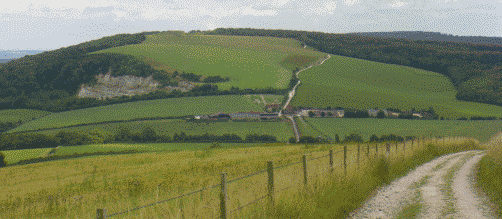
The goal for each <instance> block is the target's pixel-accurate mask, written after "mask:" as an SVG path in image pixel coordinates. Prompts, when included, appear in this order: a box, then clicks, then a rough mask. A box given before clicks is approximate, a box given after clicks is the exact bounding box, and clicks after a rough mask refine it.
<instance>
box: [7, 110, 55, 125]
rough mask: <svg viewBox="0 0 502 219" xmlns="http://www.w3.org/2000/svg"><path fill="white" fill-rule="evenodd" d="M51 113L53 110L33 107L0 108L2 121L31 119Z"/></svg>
mask: <svg viewBox="0 0 502 219" xmlns="http://www.w3.org/2000/svg"><path fill="white" fill-rule="evenodd" d="M49 114H51V112H47V111H43V110H32V109H14V110H0V122H17V121H19V120H21V122H26V121H30V120H32V119H35V118H40V117H43V116H46V115H49Z"/></svg>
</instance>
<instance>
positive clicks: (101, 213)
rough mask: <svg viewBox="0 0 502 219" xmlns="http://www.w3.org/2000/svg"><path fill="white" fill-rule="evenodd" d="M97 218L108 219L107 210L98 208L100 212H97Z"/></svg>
mask: <svg viewBox="0 0 502 219" xmlns="http://www.w3.org/2000/svg"><path fill="white" fill-rule="evenodd" d="M96 216H97V217H98V219H104V218H106V209H103V208H98V210H97V211H96Z"/></svg>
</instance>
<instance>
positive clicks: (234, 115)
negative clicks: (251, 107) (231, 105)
mask: <svg viewBox="0 0 502 219" xmlns="http://www.w3.org/2000/svg"><path fill="white" fill-rule="evenodd" d="M230 118H231V119H260V112H253V111H250V112H244V113H230Z"/></svg>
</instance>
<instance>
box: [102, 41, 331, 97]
mask: <svg viewBox="0 0 502 219" xmlns="http://www.w3.org/2000/svg"><path fill="white" fill-rule="evenodd" d="M146 37H147V38H146V40H145V41H144V42H143V43H141V44H137V45H128V46H122V47H116V48H110V49H105V50H101V51H97V52H94V53H92V54H96V53H118V54H127V55H133V56H135V57H137V58H139V59H141V60H143V61H145V62H147V63H150V64H151V65H153V66H154V67H155V68H156V69H161V70H165V71H167V72H173V71H174V70H177V71H186V72H190V73H194V74H198V75H206V76H216V75H219V76H222V77H230V78H231V79H232V80H230V81H229V82H222V83H217V85H218V87H219V88H220V89H222V90H226V89H229V88H230V87H231V86H235V87H239V88H265V87H273V88H285V87H286V86H287V83H288V82H289V79H290V78H291V71H292V70H293V69H295V68H297V67H299V68H301V67H303V66H306V65H308V64H310V63H312V62H314V61H315V60H317V59H318V58H320V57H322V56H324V53H321V52H317V51H314V50H311V49H307V48H303V47H300V42H299V41H296V40H292V39H281V38H274V37H240V36H204V35H200V36H194V35H172V34H155V35H149V36H146Z"/></svg>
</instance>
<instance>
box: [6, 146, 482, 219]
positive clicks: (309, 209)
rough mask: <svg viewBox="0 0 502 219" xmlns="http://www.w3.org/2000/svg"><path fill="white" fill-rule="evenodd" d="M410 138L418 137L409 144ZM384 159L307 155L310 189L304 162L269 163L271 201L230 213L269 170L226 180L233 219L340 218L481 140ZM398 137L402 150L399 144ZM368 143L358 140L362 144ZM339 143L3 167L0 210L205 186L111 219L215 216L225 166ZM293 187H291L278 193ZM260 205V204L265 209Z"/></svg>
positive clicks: (116, 201)
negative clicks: (271, 168) (423, 168)
mask: <svg viewBox="0 0 502 219" xmlns="http://www.w3.org/2000/svg"><path fill="white" fill-rule="evenodd" d="M415 143H416V142H415ZM409 144H411V142H407V149H406V153H402V152H401V153H400V154H399V156H396V154H395V150H394V147H393V149H392V153H391V157H390V158H384V157H382V155H383V154H384V151H383V149H382V147H380V148H379V153H378V156H375V150H374V148H373V147H371V149H370V150H371V151H370V152H371V153H370V156H368V157H367V156H366V155H365V153H363V152H365V150H361V152H362V153H361V156H360V165H357V145H348V154H347V158H348V159H347V175H346V176H344V174H343V173H344V171H343V168H341V167H342V166H343V165H342V160H343V153H336V154H335V155H334V167H335V168H334V170H333V172H332V174H328V173H329V172H330V171H329V165H328V163H329V159H328V157H324V158H322V159H318V160H311V161H308V164H307V165H308V176H309V177H308V187H306V188H307V189H306V190H304V189H302V188H303V185H302V184H303V181H302V180H301V179H303V171H302V166H301V164H296V165H291V166H287V167H282V168H278V169H276V170H274V175H275V177H276V178H275V179H276V181H275V184H274V186H275V189H276V191H277V193H276V196H275V198H276V205H275V206H274V208H270V209H269V210H266V208H265V206H266V205H267V202H266V201H265V200H266V199H262V201H258V202H256V203H255V204H252V205H250V206H248V207H245V208H243V209H241V210H236V209H238V208H239V207H241V206H244V205H245V204H248V203H251V202H252V201H253V200H255V199H256V198H258V197H261V196H262V195H264V194H267V186H266V185H267V174H266V172H264V173H261V174H257V175H254V176H252V177H248V178H245V179H242V180H239V181H235V182H230V183H228V185H227V195H228V199H229V204H228V208H229V210H230V212H231V214H232V217H234V218H263V217H264V216H267V217H270V218H284V217H287V218H298V217H303V218H326V217H329V218H340V217H344V216H346V215H348V213H349V212H351V211H353V210H355V209H356V208H357V207H359V206H360V205H361V204H362V203H363V202H364V201H365V200H366V199H367V198H368V197H369V196H371V194H372V193H373V191H374V190H375V189H378V188H379V187H381V186H383V185H385V184H387V183H389V182H390V181H392V179H395V178H397V177H400V176H403V175H405V174H406V173H407V171H409V170H411V169H413V168H414V167H416V166H418V165H420V164H422V163H424V162H427V161H429V160H432V159H433V158H435V157H437V156H439V155H441V154H446V153H452V152H455V151H461V150H469V149H472V148H476V144H477V142H475V141H473V140H469V139H455V140H451V141H449V142H446V143H445V144H440V145H437V147H436V145H432V144H431V142H423V143H421V145H416V144H415V147H414V151H412V150H411V149H409V148H410V147H409V146H408V145H409ZM402 146H403V145H402V144H400V145H399V148H402ZM365 148H366V147H365V146H363V147H362V149H365ZM329 149H334V150H335V151H339V150H340V145H313V146H309V147H306V146H305V145H300V144H298V145H282V146H278V145H274V146H273V147H249V148H225V149H219V150H214V149H213V150H190V151H179V152H169V153H167V152H150V153H138V154H124V155H108V156H91V157H83V158H80V159H67V160H57V161H50V162H42V163H35V164H29V165H22V166H11V167H6V168H1V169H0V175H3V176H4V178H3V179H0V182H1V185H2V188H1V189H2V193H3V194H5V195H4V196H1V197H0V206H3V207H2V208H0V215H2V216H4V217H5V218H34V217H35V218H36V217H44V218H77V217H78V218H91V217H95V216H96V209H97V208H105V209H106V210H107V212H108V214H113V213H117V212H121V211H125V210H128V209H133V208H135V207H140V206H144V205H148V204H151V203H153V202H155V201H157V200H159V201H160V200H166V199H170V198H173V197H176V196H179V195H181V194H185V193H188V192H191V191H196V190H199V189H202V188H208V189H207V190H205V191H203V192H201V193H196V194H193V195H189V196H185V197H183V198H180V199H175V200H172V201H168V202H164V203H161V204H158V205H154V206H150V207H146V208H142V209H139V210H135V211H131V212H128V213H124V214H121V215H117V216H114V217H128V218H144V217H149V218H151V217H158V218H169V217H170V218H173V217H180V218H211V216H213V217H217V216H218V215H219V191H220V187H219V186H216V187H213V188H209V187H211V185H217V184H218V183H219V182H220V177H221V173H222V172H226V173H227V179H228V180H232V179H236V178H239V177H242V176H245V175H248V174H251V173H256V172H259V171H262V170H264V169H266V161H269V160H273V161H274V166H276V167H279V166H283V165H288V164H292V163H295V162H298V161H301V157H302V155H303V154H307V158H308V159H311V158H317V157H322V156H325V155H327V154H328V150H329ZM289 186H292V187H291V188H289V189H288V190H283V189H285V188H288V187H289ZM264 209H265V210H264Z"/></svg>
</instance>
